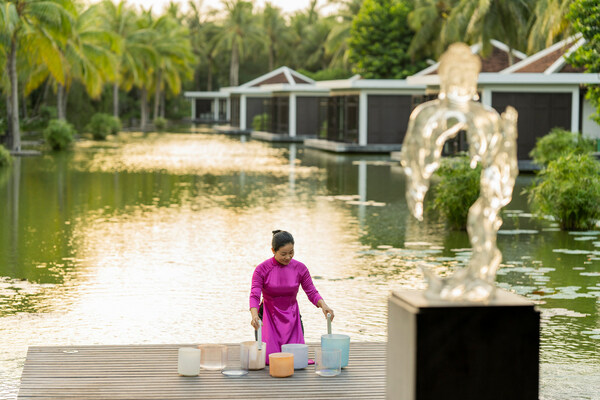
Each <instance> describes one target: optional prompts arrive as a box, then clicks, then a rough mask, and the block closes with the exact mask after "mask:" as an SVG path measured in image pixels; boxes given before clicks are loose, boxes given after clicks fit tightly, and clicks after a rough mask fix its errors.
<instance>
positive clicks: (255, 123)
mask: <svg viewBox="0 0 600 400" xmlns="http://www.w3.org/2000/svg"><path fill="white" fill-rule="evenodd" d="M268 118H269V115H268V114H266V113H263V114H259V115H255V116H254V118H253V119H252V129H254V130H255V131H263V130H265V129H266V127H267V119H268Z"/></svg>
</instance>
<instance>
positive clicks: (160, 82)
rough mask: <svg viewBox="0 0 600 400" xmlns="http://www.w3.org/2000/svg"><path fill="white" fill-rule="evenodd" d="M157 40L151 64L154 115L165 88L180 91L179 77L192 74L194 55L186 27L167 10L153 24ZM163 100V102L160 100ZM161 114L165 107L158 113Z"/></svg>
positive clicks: (175, 92)
mask: <svg viewBox="0 0 600 400" xmlns="http://www.w3.org/2000/svg"><path fill="white" fill-rule="evenodd" d="M152 29H153V30H154V31H155V38H156V40H155V41H154V42H153V46H154V49H155V51H156V64H155V65H154V68H153V69H154V79H155V81H154V118H156V117H158V116H159V104H160V99H161V98H164V91H165V89H166V88H168V89H169V90H170V92H171V93H172V94H174V95H176V94H178V93H179V92H180V91H181V81H182V77H184V78H188V79H189V78H191V75H192V73H193V68H192V65H193V63H194V56H193V54H192V48H191V43H190V35H189V31H188V30H187V28H186V27H184V26H182V25H181V24H180V23H179V22H178V21H177V20H176V19H175V18H173V17H172V16H171V15H170V14H167V15H164V16H162V17H160V18H158V19H157V20H156V21H155V22H154V23H153V24H152ZM163 103H164V102H163ZM161 115H163V116H164V108H163V111H162V113H161Z"/></svg>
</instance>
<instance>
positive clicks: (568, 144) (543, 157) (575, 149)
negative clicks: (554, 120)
mask: <svg viewBox="0 0 600 400" xmlns="http://www.w3.org/2000/svg"><path fill="white" fill-rule="evenodd" d="M591 151H594V142H593V141H592V140H590V139H587V138H584V137H583V136H582V135H581V134H580V133H576V132H570V131H567V130H564V129H561V128H554V129H552V130H551V131H550V133H549V134H547V135H544V136H542V137H541V138H538V139H537V141H536V144H535V147H534V148H533V150H531V152H530V153H529V155H530V156H531V157H532V159H533V161H534V162H535V163H536V164H538V165H542V166H545V165H548V163H549V162H550V161H554V160H557V159H558V158H559V157H561V156H566V155H568V154H571V153H575V154H586V153H589V152H591Z"/></svg>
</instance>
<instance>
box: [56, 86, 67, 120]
mask: <svg viewBox="0 0 600 400" xmlns="http://www.w3.org/2000/svg"><path fill="white" fill-rule="evenodd" d="M57 85H58V87H57V89H56V111H57V114H58V119H60V120H62V121H64V120H66V119H67V115H66V112H65V100H64V97H65V87H64V86H63V85H61V84H60V83H59V84H57Z"/></svg>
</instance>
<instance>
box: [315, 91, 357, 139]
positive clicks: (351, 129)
mask: <svg viewBox="0 0 600 400" xmlns="http://www.w3.org/2000/svg"><path fill="white" fill-rule="evenodd" d="M325 118H326V119H325V121H326V128H324V129H321V130H320V135H319V137H320V138H321V139H326V140H332V141H334V142H344V143H358V95H345V96H331V97H329V98H328V99H327V114H326V117H325Z"/></svg>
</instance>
